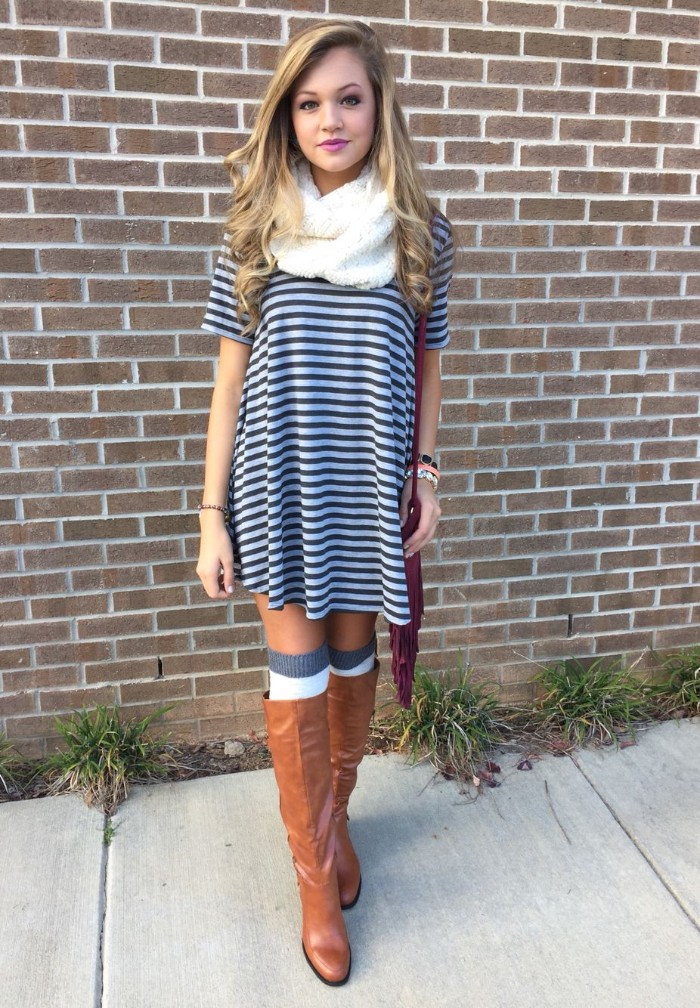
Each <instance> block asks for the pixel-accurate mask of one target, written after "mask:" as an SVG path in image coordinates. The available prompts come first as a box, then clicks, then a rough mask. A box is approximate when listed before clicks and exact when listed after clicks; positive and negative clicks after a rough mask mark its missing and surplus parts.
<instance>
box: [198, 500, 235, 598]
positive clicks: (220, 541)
mask: <svg viewBox="0 0 700 1008" xmlns="http://www.w3.org/2000/svg"><path fill="white" fill-rule="evenodd" d="M200 528H201V539H200V544H199V561H198V563H197V576H198V577H199V580H200V581H201V582H202V584H203V585H204V590H205V592H206V593H207V595H208V596H209V598H213V599H226V598H230V597H231V595H232V594H233V546H232V545H231V537H230V536H229V534H228V530H227V529H226V526H225V525H224V519H223V515H222V514H221V512H220V511H209V510H207V511H200Z"/></svg>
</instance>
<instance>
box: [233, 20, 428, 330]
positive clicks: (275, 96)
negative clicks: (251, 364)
mask: <svg viewBox="0 0 700 1008" xmlns="http://www.w3.org/2000/svg"><path fill="white" fill-rule="evenodd" d="M339 47H343V48H347V49H353V50H355V51H356V52H357V53H358V54H359V56H360V57H361V59H362V61H363V63H364V65H365V69H366V72H367V77H368V78H369V81H370V83H371V85H372V88H373V90H374V96H375V101H376V110H377V111H376V125H375V137H374V141H373V144H372V147H371V149H370V152H369V162H370V164H371V166H372V167H374V168H375V169H376V170H377V172H378V174H379V177H380V179H381V181H382V183H383V185H384V186H385V188H386V191H387V196H388V201H389V206H390V207H391V209H392V210H393V211H394V214H395V215H396V227H395V229H394V230H395V236H396V253H397V269H396V281H397V284H398V287H399V290H400V291H401V293H402V295H403V296H404V297H405V298H406V300H407V301H408V302H409V303H410V304H412V305H413V306H414V307H415V309H416V310H417V311H418V312H419V313H421V314H422V313H424V312H426V311H429V309H430V305H431V303H432V297H433V285H432V282H431V279H430V268H431V265H432V262H433V242H432V236H431V230H430V225H429V221H430V219H431V217H432V214H433V207H432V205H431V203H430V201H429V200H428V197H427V196H426V194H425V189H424V187H423V185H422V184H421V181H420V178H419V174H418V166H417V163H416V157H415V153H414V150H413V146H412V144H411V140H410V137H409V135H408V129H407V127H406V121H405V119H404V116H403V112H402V111H401V108H400V106H399V104H398V101H397V99H396V82H395V79H394V74H393V71H392V68H391V64H390V62H389V56H388V54H387V52H386V50H385V48H384V46H383V45H382V42H381V40H380V39H379V37H378V36H377V34H376V33H375V32H374V31H373V30H372V29H371V28H369V27H368V26H367V25H365V24H363V23H362V22H361V21H341V20H333V21H323V22H320V23H319V24H316V25H313V26H312V27H310V28H307V29H306V30H305V31H303V32H301V33H300V34H299V35H296V36H295V37H294V38H292V39H291V40H290V41H289V42H288V43H287V45H286V46H285V48H284V50H283V52H282V55H281V57H280V60H279V63H278V65H277V69H276V70H275V73H274V75H273V77H272V80H271V81H270V84H269V87H268V89H267V93H266V94H265V97H264V99H263V101H262V104H261V106H260V110H259V112H258V116H257V119H256V122H255V127H254V128H253V132H252V134H251V136H250V137H249V139H248V140H247V142H246V143H245V144H244V145H243V147H241V148H240V149H239V150H236V151H233V152H232V153H231V154H229V155H228V156H227V157H226V158H225V159H224V164H225V165H226V167H227V168H228V169H229V171H230V173H231V179H232V182H233V203H232V207H231V210H230V212H229V214H228V218H227V221H226V230H227V232H228V234H229V235H230V250H231V255H232V257H233V259H234V261H235V262H236V264H237V266H238V271H237V276H236V283H235V293H236V297H237V301H238V312H239V316H243V314H244V313H245V314H247V315H248V316H249V319H250V321H249V322H248V324H247V325H246V331H253V330H254V329H255V328H256V326H257V324H258V322H259V320H260V298H261V295H262V292H263V290H264V288H265V286H266V284H267V281H268V278H269V276H270V274H271V273H272V271H273V269H274V268H275V258H274V256H273V255H272V254H271V252H270V239H271V238H272V237H278V236H280V237H282V236H285V235H289V234H294V233H295V231H296V230H297V229H298V228H299V226H300V224H301V219H302V203H301V197H300V194H299V191H298V188H297V186H296V183H295V182H294V179H293V177H292V174H291V171H290V167H291V165H292V164H293V163H294V161H295V159H296V158H297V157H298V156H299V155H298V151H297V150H296V149H295V147H294V145H293V142H292V132H293V131H292V120H291V104H290V99H291V95H292V92H293V91H294V88H295V85H296V82H297V81H298V79H299V78H300V76H301V75H302V74H303V73H305V72H306V71H307V70H308V69H309V68H310V67H312V66H314V65H315V64H316V63H318V62H319V61H320V60H321V59H322V58H323V57H324V56H325V55H326V54H327V53H328V52H329V51H330V50H331V49H336V48H339Z"/></svg>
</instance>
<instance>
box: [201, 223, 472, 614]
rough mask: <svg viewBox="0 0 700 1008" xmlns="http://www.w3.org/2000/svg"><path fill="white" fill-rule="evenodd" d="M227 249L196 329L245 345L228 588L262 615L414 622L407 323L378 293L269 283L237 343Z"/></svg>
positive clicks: (440, 294)
mask: <svg viewBox="0 0 700 1008" xmlns="http://www.w3.org/2000/svg"><path fill="white" fill-rule="evenodd" d="M433 239H434V245H435V267H434V270H433V279H434V283H435V300H434V304H433V309H432V311H431V314H430V316H429V318H428V325H427V332H426V346H427V348H428V349H438V348H440V347H444V346H446V345H447V343H448V340H449V335H448V329H447V288H448V285H449V282H450V279H451V276H452V255H453V246H452V238H451V234H450V228H449V224H448V223H447V221H446V219H445V218H444V217H442V215H437V217H436V218H435V222H434V224H433ZM234 275H235V264H234V263H233V262H232V260H231V259H230V257H229V253H228V249H227V245H226V242H224V247H223V248H222V251H221V255H220V256H219V260H218V263H217V266H216V270H215V273H214V277H213V281H212V286H211V293H210V296H209V301H208V304H207V308H206V314H205V317H204V322H203V323H202V328H203V329H205V330H207V331H208V332H212V333H215V334H216V335H218V336H224V337H227V338H229V339H233V340H238V341H239V342H242V343H248V344H250V345H252V351H251V356H250V362H249V365H248V370H247V373H246V377H245V384H244V388H243V394H242V398H241V405H240V411H239V415H238V425H237V430H236V439H235V446H234V453H233V460H232V467H231V480H230V484H229V497H228V506H229V509H230V511H231V515H232V519H231V525H230V529H229V531H230V533H231V538H232V541H233V546H234V558H235V572H236V577H237V578H238V579H239V580H240V581H241V583H242V584H243V585H245V587H246V588H248V589H249V590H250V591H252V592H262V593H264V594H266V595H269V597H270V608H271V609H281V608H282V607H283V606H284V605H285V604H286V603H288V602H296V603H298V604H299V605H301V606H303V607H304V609H305V610H306V613H307V615H308V617H309V618H310V619H322V618H323V617H324V616H326V615H327V614H328V613H329V612H331V611H345V612H383V614H384V616H385V617H386V619H388V620H389V621H391V622H393V623H407V622H408V620H409V611H408V600H407V596H406V580H405V575H404V566H403V553H402V547H401V526H400V523H399V515H398V503H399V498H400V494H401V490H402V487H403V483H404V472H405V466H406V462H407V460H408V458H409V456H410V451H411V433H412V424H413V401H414V387H415V386H414V378H415V376H414V367H413V356H414V338H415V327H416V321H417V318H416V312H415V310H414V309H413V308H412V307H410V306H409V305H407V304H406V303H405V301H404V299H403V298H402V296H401V293H400V292H399V289H398V287H397V286H396V283H395V281H393V280H392V281H391V283H389V284H387V286H385V287H379V288H375V289H373V290H359V289H358V288H355V287H341V286H339V285H337V284H332V283H329V282H328V281H326V280H323V279H312V280H309V279H304V278H301V277H297V276H292V275H291V274H289V273H284V272H282V271H281V270H275V271H274V272H273V273H272V275H271V276H270V279H269V281H268V284H267V287H266V288H265V291H264V293H263V296H262V300H261V318H260V323H259V325H258V327H257V329H256V332H255V334H254V336H249V335H246V336H242V335H241V330H242V328H243V323H242V322H240V321H239V320H238V319H237V317H236V302H235V299H234V295H233V280H234Z"/></svg>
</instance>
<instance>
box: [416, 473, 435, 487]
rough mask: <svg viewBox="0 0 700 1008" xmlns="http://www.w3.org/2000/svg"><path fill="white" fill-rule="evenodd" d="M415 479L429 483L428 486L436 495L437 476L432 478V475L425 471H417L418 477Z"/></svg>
mask: <svg viewBox="0 0 700 1008" xmlns="http://www.w3.org/2000/svg"><path fill="white" fill-rule="evenodd" d="M416 479H424V480H427V481H428V483H430V485H431V487H432V488H433V490H434V491H435V492H436V493H437V488H438V478H437V476H433V474H432V473H431V472H428V470H427V469H419V470H418V475H417V476H416Z"/></svg>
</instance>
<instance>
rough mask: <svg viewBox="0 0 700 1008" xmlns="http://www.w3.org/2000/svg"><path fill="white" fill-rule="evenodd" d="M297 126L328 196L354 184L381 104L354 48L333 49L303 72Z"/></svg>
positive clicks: (295, 103) (295, 107)
mask: <svg viewBox="0 0 700 1008" xmlns="http://www.w3.org/2000/svg"><path fill="white" fill-rule="evenodd" d="M291 103H292V127H293V129H294V132H295V134H296V138H297V142H298V144H299V147H300V149H301V152H302V154H303V155H304V157H305V158H306V159H307V161H308V162H309V164H310V165H311V174H312V176H313V180H314V182H315V183H316V186H317V188H318V190H319V192H320V193H321V195H322V196H325V195H327V194H328V193H329V192H332V191H333V190H334V189H337V188H338V187H339V186H342V185H345V184H346V182H352V181H353V180H354V179H356V178H357V176H358V175H359V174H360V172H361V171H362V169H363V167H364V166H365V164H366V163H367V156H368V154H369V150H370V147H371V146H372V141H373V139H374V125H375V119H376V102H375V100H374V92H373V90H372V85H371V84H370V82H369V79H368V77H367V71H366V70H365V66H364V63H363V62H362V60H361V59H360V57H359V56H358V55H357V53H356V52H355V50H353V49H345V48H336V49H331V50H330V51H329V52H328V53H326V55H325V56H324V57H323V59H321V60H319V62H318V63H316V65H315V66H313V67H311V69H310V70H307V71H306V73H304V74H302V75H301V77H300V78H299V80H298V81H297V83H296V86H295V88H294V90H293V91H292V95H291Z"/></svg>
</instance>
